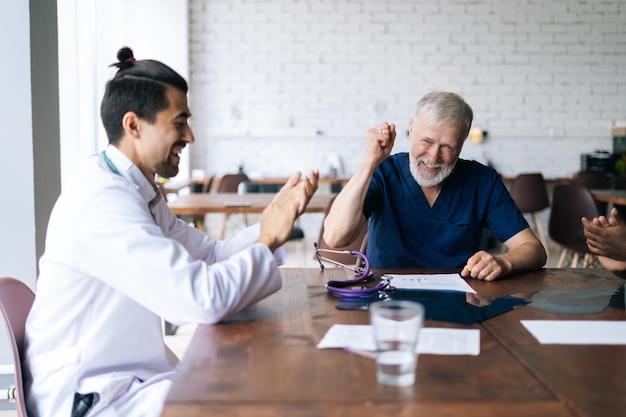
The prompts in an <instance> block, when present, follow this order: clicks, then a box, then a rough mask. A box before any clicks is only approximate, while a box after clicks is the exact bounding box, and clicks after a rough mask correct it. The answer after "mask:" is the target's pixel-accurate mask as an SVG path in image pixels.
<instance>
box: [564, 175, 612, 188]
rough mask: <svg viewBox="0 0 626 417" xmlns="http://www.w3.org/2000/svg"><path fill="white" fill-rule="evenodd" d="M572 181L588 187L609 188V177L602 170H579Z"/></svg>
mask: <svg viewBox="0 0 626 417" xmlns="http://www.w3.org/2000/svg"><path fill="white" fill-rule="evenodd" d="M572 183H573V184H577V185H584V186H585V187H587V188H589V189H593V188H596V189H605V188H611V179H610V178H609V177H608V176H607V175H606V174H605V173H604V172H599V171H586V172H579V173H578V174H576V175H575V176H574V180H573V181H572Z"/></svg>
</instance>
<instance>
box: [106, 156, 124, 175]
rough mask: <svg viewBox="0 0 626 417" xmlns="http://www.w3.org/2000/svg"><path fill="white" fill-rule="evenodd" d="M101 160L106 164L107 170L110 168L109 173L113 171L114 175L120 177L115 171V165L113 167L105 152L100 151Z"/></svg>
mask: <svg viewBox="0 0 626 417" xmlns="http://www.w3.org/2000/svg"><path fill="white" fill-rule="evenodd" d="M102 158H103V159H104V162H106V163H107V165H108V166H109V168H111V171H113V173H114V174H117V175H120V172H119V171H118V170H117V168H115V165H113V162H111V160H110V159H109V157H108V156H107V153H106V151H102Z"/></svg>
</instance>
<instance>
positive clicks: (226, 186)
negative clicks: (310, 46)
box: [217, 172, 249, 193]
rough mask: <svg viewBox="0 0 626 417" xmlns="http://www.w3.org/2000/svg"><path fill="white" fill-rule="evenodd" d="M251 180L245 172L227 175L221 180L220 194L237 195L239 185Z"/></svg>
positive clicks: (218, 190) (218, 189)
mask: <svg viewBox="0 0 626 417" xmlns="http://www.w3.org/2000/svg"><path fill="white" fill-rule="evenodd" d="M248 180H249V178H248V176H247V175H246V174H244V173H243V172H240V173H238V174H226V175H224V176H223V177H222V179H221V180H220V185H219V187H218V188H217V192H218V193H236V192H237V188H238V187H239V184H240V183H242V182H244V181H248Z"/></svg>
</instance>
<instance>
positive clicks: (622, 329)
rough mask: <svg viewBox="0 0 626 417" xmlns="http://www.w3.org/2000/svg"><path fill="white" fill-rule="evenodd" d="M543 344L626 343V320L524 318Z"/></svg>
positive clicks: (533, 333) (530, 330) (529, 328)
mask: <svg viewBox="0 0 626 417" xmlns="http://www.w3.org/2000/svg"><path fill="white" fill-rule="evenodd" d="M522 324H523V325H524V327H526V329H527V330H528V331H529V332H530V333H531V334H532V335H533V336H535V338H536V339H537V340H538V341H539V343H541V344H544V345H545V344H558V345H626V321H600V320H598V321H595V320H522Z"/></svg>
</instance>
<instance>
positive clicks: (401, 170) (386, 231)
mask: <svg viewBox="0 0 626 417" xmlns="http://www.w3.org/2000/svg"><path fill="white" fill-rule="evenodd" d="M363 214H365V217H367V218H368V219H369V226H368V241H367V256H368V257H369V259H370V261H371V264H372V267H377V268H384V267H387V268H394V267H395V268H410V267H417V268H461V267H463V266H464V265H465V263H466V261H467V259H468V258H469V257H470V256H472V255H473V254H474V253H476V251H478V248H479V245H480V241H481V236H482V233H483V228H487V229H488V230H489V231H491V233H493V234H494V235H495V236H496V237H497V238H498V240H500V242H505V241H506V240H508V239H509V238H511V237H512V236H514V235H515V234H517V233H519V232H520V231H522V230H524V229H526V228H527V227H528V223H527V222H526V220H525V219H524V216H523V215H522V213H521V212H520V211H519V209H518V208H517V205H516V204H515V202H514V201H513V199H512V198H511V195H510V194H509V192H508V190H507V189H506V187H505V186H504V184H503V183H502V180H501V179H500V176H499V175H498V173H497V172H496V171H495V170H494V169H492V168H489V167H486V166H484V165H482V164H480V163H478V162H476V161H468V160H463V159H459V160H458V161H457V164H456V166H455V168H454V170H453V171H452V173H451V174H450V176H449V177H448V178H446V180H444V184H443V188H442V190H441V193H440V194H439V196H438V197H437V200H436V201H435V204H434V205H433V206H432V207H430V206H429V204H428V201H427V200H426V197H425V196H424V193H423V192H422V189H421V188H420V186H419V185H418V184H417V182H416V181H415V179H414V178H413V176H412V175H411V172H410V170H409V155H408V153H406V152H403V153H398V154H394V155H391V156H390V157H389V158H387V159H386V160H385V161H383V163H382V164H380V166H379V167H378V168H377V170H376V171H375V173H374V175H373V177H372V182H371V184H370V188H369V190H368V193H367V197H366V199H365V205H364V207H363Z"/></svg>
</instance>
